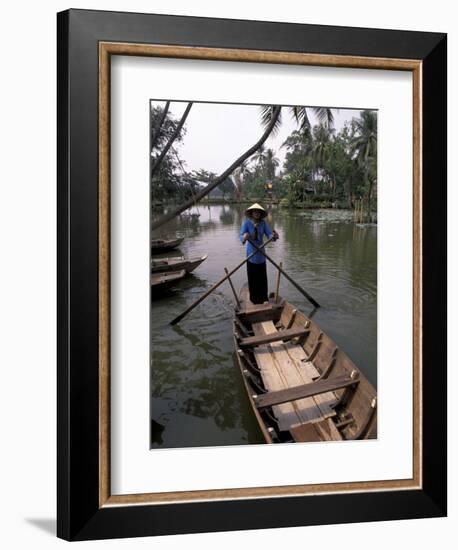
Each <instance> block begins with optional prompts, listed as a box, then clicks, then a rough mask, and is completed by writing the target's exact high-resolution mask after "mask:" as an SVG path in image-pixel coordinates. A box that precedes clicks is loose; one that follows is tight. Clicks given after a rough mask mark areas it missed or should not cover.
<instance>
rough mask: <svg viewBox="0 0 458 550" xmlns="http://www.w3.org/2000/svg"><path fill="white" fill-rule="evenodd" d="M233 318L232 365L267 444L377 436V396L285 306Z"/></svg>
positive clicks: (244, 307) (243, 303)
mask: <svg viewBox="0 0 458 550" xmlns="http://www.w3.org/2000/svg"><path fill="white" fill-rule="evenodd" d="M239 302H240V306H239V307H236V310H235V317H234V343H235V349H236V356H237V362H238V365H239V368H240V371H241V374H242V377H243V381H244V384H245V387H246V389H247V392H248V397H249V399H250V402H251V405H252V407H253V410H254V413H255V415H256V418H257V420H258V423H259V425H260V428H261V431H262V433H263V435H264V438H265V440H266V442H267V443H281V442H305V441H340V440H347V439H375V438H376V437H377V394H376V391H375V389H374V388H373V386H372V385H371V384H370V383H369V381H368V380H367V379H366V378H365V376H364V375H363V374H362V373H361V371H360V370H359V369H358V368H357V367H356V365H355V364H354V363H353V362H352V360H351V359H350V358H349V357H348V356H347V355H346V354H345V353H344V352H343V351H342V350H341V349H339V348H338V347H337V346H336V344H335V343H334V342H333V340H332V339H331V338H330V337H329V336H328V335H326V334H325V333H324V332H323V331H322V330H321V329H320V328H319V326H318V325H317V324H316V323H314V322H313V321H312V319H310V318H308V317H306V316H305V315H304V314H303V313H301V312H300V311H298V310H297V309H295V308H294V306H293V305H291V304H290V303H289V302H287V301H286V300H282V299H281V298H280V297H279V300H278V302H276V301H275V299H274V297H272V295H271V297H270V298H269V302H265V303H264V304H260V305H254V304H252V303H251V302H250V300H249V293H248V289H247V288H246V287H244V288H243V289H242V291H241V293H240V295H239Z"/></svg>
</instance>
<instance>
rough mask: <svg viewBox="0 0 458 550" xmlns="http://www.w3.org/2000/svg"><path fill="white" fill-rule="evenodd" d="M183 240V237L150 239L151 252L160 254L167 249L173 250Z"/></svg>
mask: <svg viewBox="0 0 458 550" xmlns="http://www.w3.org/2000/svg"><path fill="white" fill-rule="evenodd" d="M182 242H183V237H180V238H178V239H152V240H151V254H162V252H167V251H168V250H173V249H174V248H176V247H177V246H179V245H180V244H181V243H182Z"/></svg>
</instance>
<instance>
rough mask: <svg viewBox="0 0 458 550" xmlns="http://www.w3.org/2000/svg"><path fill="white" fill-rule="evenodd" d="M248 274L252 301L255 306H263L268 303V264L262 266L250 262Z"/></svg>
mask: <svg viewBox="0 0 458 550" xmlns="http://www.w3.org/2000/svg"><path fill="white" fill-rule="evenodd" d="M246 267H247V274H248V288H249V290H250V300H251V301H252V302H253V304H263V303H264V302H266V301H267V268H266V262H262V264H253V263H251V262H250V261H248V262H247V263H246Z"/></svg>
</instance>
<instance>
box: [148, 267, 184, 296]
mask: <svg viewBox="0 0 458 550" xmlns="http://www.w3.org/2000/svg"><path fill="white" fill-rule="evenodd" d="M185 275H186V271H185V270H184V269H180V270H179V271H169V272H166V273H152V274H151V292H155V291H157V290H163V289H166V288H169V287H170V286H171V285H172V284H173V283H176V282H177V281H179V280H180V279H183V277H184V276H185Z"/></svg>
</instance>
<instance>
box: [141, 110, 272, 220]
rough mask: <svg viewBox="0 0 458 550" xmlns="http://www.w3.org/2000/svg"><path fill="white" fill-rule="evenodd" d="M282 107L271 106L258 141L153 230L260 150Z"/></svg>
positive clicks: (203, 195) (204, 193)
mask: <svg viewBox="0 0 458 550" xmlns="http://www.w3.org/2000/svg"><path fill="white" fill-rule="evenodd" d="M280 112H281V107H280V106H279V105H275V106H271V112H270V119H269V121H268V123H267V125H266V126H265V130H264V132H263V134H262V136H261V137H260V138H259V139H258V141H257V142H256V143H255V144H254V145H252V146H251V147H250V148H249V149H248V150H247V151H245V153H243V155H241V156H240V157H239V158H238V159H236V160H235V161H234V162H233V163H232V164H231V165H230V166H229V167H228V168H227V169H226V170H225V171H224V172H223V173H222V174H220V175H219V176H218V177H217V178H215V179H214V180H213V181H212V182H211V183H209V184H208V185H206V186H205V187H204V188H203V189H202V190H201V191H199V192H198V193H197V194H196V195H195V197H194V198H192V199H189V200H187V201H186V202H184V203H183V204H182V205H180V206H178V207H177V208H175V209H174V210H172V211H171V212H170V213H168V214H165V215H163V216H161V217H160V218H159V219H158V220H156V221H154V222H153V223H152V224H151V230H153V229H157V228H158V227H160V226H161V225H164V224H165V223H167V222H168V221H170V220H172V219H173V218H174V217H175V216H178V214H181V212H184V211H185V210H187V209H188V208H190V207H191V206H192V205H193V204H195V203H196V201H199V200H200V199H202V198H203V197H205V196H206V195H208V193H210V191H211V190H212V189H214V188H215V187H217V186H218V185H219V184H220V183H222V182H223V181H225V180H226V178H228V177H229V176H230V175H231V174H232V172H233V171H234V170H235V169H236V168H238V167H239V166H240V165H241V164H242V163H243V162H245V161H246V160H247V159H248V158H249V157H251V155H253V153H255V152H256V151H258V149H259V148H260V147H261V146H262V145H263V144H264V142H265V141H266V140H267V138H268V137H269V136H270V134H271V133H272V131H273V130H274V128H275V126H276V124H277V121H278V117H279V116H280Z"/></svg>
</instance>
